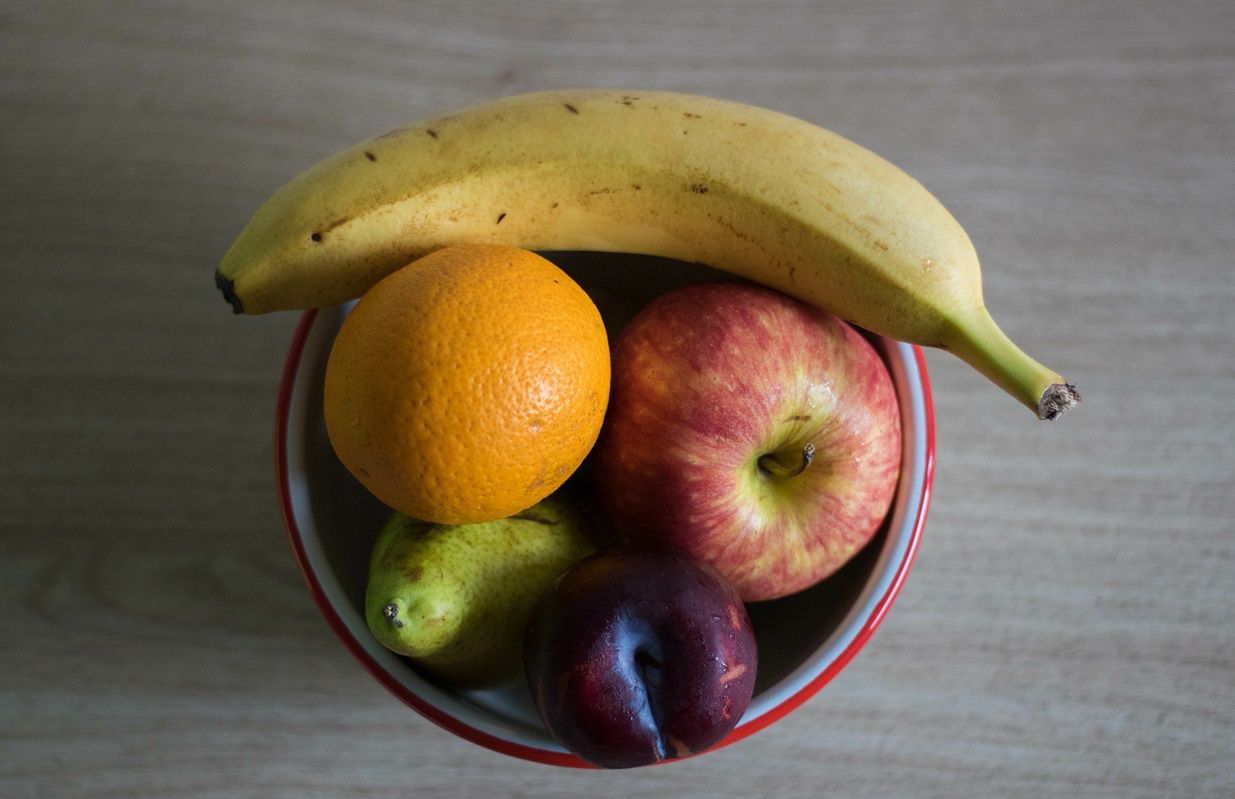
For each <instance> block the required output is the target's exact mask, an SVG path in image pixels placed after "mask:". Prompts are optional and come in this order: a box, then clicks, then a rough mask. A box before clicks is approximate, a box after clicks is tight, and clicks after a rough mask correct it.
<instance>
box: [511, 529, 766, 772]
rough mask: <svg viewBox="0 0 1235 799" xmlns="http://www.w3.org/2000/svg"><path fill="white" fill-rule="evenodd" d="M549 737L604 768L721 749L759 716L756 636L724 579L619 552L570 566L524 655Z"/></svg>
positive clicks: (536, 621) (673, 561) (666, 558)
mask: <svg viewBox="0 0 1235 799" xmlns="http://www.w3.org/2000/svg"><path fill="white" fill-rule="evenodd" d="M523 651H524V653H525V654H524V663H525V668H526V673H527V679H528V684H529V686H530V687H531V691H532V697H533V699H534V701H535V704H536V708H537V710H538V711H539V712H540V716H541V719H542V720H543V721H544V723H545V727H546V728H547V729H548V730H549V732H550V733H551V734H552V735H553V736H554V738H556V739H557V741H558V742H559V743H561V744H562V746H564V747H566V748H567V749H568V750H570V751H572V752H574V753H575V754H577V755H579V757H581V758H583V759H584V760H587V761H588V762H590V763H593V764H595V765H598V766H603V767H606V768H630V767H634V766H642V765H648V764H650V763H655V762H658V761H661V760H666V759H672V758H679V757H685V756H687V755H690V754H694V753H696V752H700V751H702V750H704V749H707V748H708V747H710V746H712V745H713V744H716V743H719V742H720V740H721V739H722V738H724V737H725V736H726V735H727V734H728V733H729V731H730V730H732V729H733V728H734V726H735V725H736V724H737V722H738V720H739V719H740V718H741V717H742V714H743V713H744V712H746V708H747V706H748V705H749V704H750V698H751V694H752V693H753V691H754V685H755V670H756V665H757V658H756V656H757V652H756V645H755V634H754V631H753V629H752V628H751V623H750V617H749V616H748V615H747V613H746V608H745V606H744V605H743V604H742V601H741V599H740V598H739V597H738V595H737V592H736V591H735V590H734V588H733V586H731V585H730V584H729V583H728V582H726V581H725V579H724V578H723V577H721V576H720V574H718V573H717V572H716V570H714V569H712V568H711V567H709V566H708V565H707V564H704V563H702V562H700V561H698V560H697V559H695V558H693V557H691V556H690V555H688V554H686V553H684V552H680V551H676V550H671V549H655V548H651V549H650V548H637V547H632V546H629V545H628V546H618V547H613V548H609V549H604V550H600V551H599V552H596V553H593V554H591V555H588V556H586V557H584V558H582V559H581V560H579V561H576V563H575V564H574V565H573V566H571V567H570V568H569V569H568V570H567V571H566V572H565V573H564V574H563V575H562V577H561V578H560V580H559V581H558V584H557V585H556V586H555V587H554V588H553V589H552V590H551V591H550V592H549V593H547V594H546V595H545V596H544V597H542V599H541V600H540V602H539V604H538V606H537V609H536V611H535V612H534V613H533V615H532V621H531V623H530V624H529V626H528V631H527V639H526V643H525V645H524V648H523Z"/></svg>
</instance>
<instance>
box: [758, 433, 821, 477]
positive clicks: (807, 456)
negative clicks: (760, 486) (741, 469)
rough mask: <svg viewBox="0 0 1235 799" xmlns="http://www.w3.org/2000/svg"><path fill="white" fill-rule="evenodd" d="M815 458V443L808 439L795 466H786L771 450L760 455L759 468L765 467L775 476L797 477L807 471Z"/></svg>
mask: <svg viewBox="0 0 1235 799" xmlns="http://www.w3.org/2000/svg"><path fill="white" fill-rule="evenodd" d="M814 460H815V444H814V442H811V441H807V442H806V444H804V445H803V446H802V458H801V460H799V461H798V462H797V463H796V464H794V465H793V466H785V465H784V464H783V463H781V462H780V461H779V460H777V458H776V455H775V453H772V452H769V453H767V454H766V455H761V456H760V457H759V468H760V469H763V470H764V471H765V472H767V473H768V474H770V475H773V476H775V477H797V476H798V475H799V474H801V473H802V472H804V471H806V467H807V466H810V465H811V463H812V462H814Z"/></svg>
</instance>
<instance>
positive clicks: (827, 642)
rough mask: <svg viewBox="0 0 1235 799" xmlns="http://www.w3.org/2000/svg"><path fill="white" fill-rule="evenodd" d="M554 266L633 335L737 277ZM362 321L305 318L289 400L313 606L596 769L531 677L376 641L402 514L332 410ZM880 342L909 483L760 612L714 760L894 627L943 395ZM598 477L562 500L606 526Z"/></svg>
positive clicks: (458, 729)
mask: <svg viewBox="0 0 1235 799" xmlns="http://www.w3.org/2000/svg"><path fill="white" fill-rule="evenodd" d="M547 256H548V257H549V258H550V259H551V260H552V261H553V262H554V263H556V264H557V265H558V266H560V267H561V268H562V269H563V270H564V271H566V272H567V273H568V274H570V275H571V277H572V278H573V279H574V280H576V281H577V282H578V283H579V285H580V286H582V287H583V288H584V289H585V290H586V291H587V292H588V294H589V295H590V296H591V297H593V298H594V299H595V300H596V303H597V305H598V307H599V308H600V310H601V312H602V314H603V315H604V317H605V320H606V324H607V327H609V329H611V330H618V329H620V328H621V327H622V325H624V324H625V323H626V322H628V321H629V320H630V319H631V318H633V317H634V316H635V315H636V314H637V313H638V311H639V310H640V309H642V308H643V307H645V306H646V305H648V304H649V303H650V302H651V301H653V300H654V299H655V298H656V297H658V296H660V295H661V294H664V293H665V292H668V291H672V290H674V289H676V288H679V287H681V286H685V285H689V284H692V283H699V282H714V281H716V280H718V279H720V278H722V277H723V274H722V273H718V272H716V271H714V270H711V269H708V268H706V267H702V266H698V265H691V264H682V263H674V262H667V261H664V260H663V259H656V258H645V257H636V256H624V255H613V254H594V253H548V254H547ZM615 276H620V278H618V277H615ZM348 310H349V309H348V307H347V306H346V305H344V306H338V307H332V308H326V309H322V310H319V311H311V312H309V313H307V314H306V315H305V316H304V318H303V319H302V322H301V325H300V327H299V329H298V330H297V334H296V336H295V338H294V340H293V345H292V348H291V351H290V352H289V356H288V361H287V369H286V371H285V375H284V384H283V389H282V390H281V393H280V399H279V424H278V441H277V447H276V454H277V456H278V458H277V460H278V475H279V482H278V484H279V487H280V493H281V497H282V503H283V508H284V518H285V522H286V526H287V530H288V534H289V538H290V540H291V543H292V546H293V551H294V552H295V554H296V557H297V560H298V562H299V563H300V566H301V568H302V570H303V572H304V574H305V577H306V580H307V582H308V584H309V586H310V588H311V592H312V595H313V596H314V598H315V600H316V601H317V603H318V606H319V608H320V609H321V611H322V613H323V615H324V616H325V618H326V619H327V620H328V621H329V623H330V624H331V626H332V628H333V629H334V630H335V632H336V634H337V635H338V636H339V637H340V639H341V640H342V641H343V643H344V644H345V645H346V646H347V647H348V649H349V650H350V651H351V652H352V653H353V654H354V655H355V656H356V657H357V658H358V659H359V660H360V662H361V663H362V664H363V665H364V666H365V667H366V668H367V669H368V671H369V672H370V673H372V674H373V676H374V677H375V678H376V679H377V680H379V681H380V682H381V683H382V684H383V685H384V686H386V687H387V688H388V689H389V690H390V691H391V692H392V693H393V694H394V695H395V696H397V697H398V698H400V699H401V700H402V701H404V702H405V703H407V704H408V705H409V706H411V707H412V708H414V709H415V710H417V711H418V712H419V713H421V714H423V715H424V716H426V717H428V718H429V719H432V720H433V721H435V722H436V723H438V724H439V725H441V726H442V727H444V728H445V729H447V730H449V731H451V732H453V733H454V734H456V735H458V736H460V737H462V738H464V739H466V740H468V741H471V742H473V743H476V744H479V745H482V746H485V747H488V748H491V749H493V750H496V751H499V752H503V753H506V754H509V755H512V756H515V757H519V758H524V759H530V760H535V761H538V762H543V763H551V764H555V765H562V766H582V765H584V764H585V763H587V761H585V760H584V759H582V758H580V757H579V756H578V755H577V754H575V753H573V752H571V751H570V750H569V749H568V748H566V747H564V746H563V745H562V744H561V743H560V742H559V741H558V740H557V739H556V738H554V737H553V735H552V734H551V733H550V732H549V730H548V728H547V727H546V726H545V723H544V721H543V720H542V719H541V717H540V713H539V711H538V710H537V708H536V706H535V704H534V702H533V699H532V693H531V691H530V690H529V685H528V682H527V681H526V680H525V679H524V678H523V676H522V675H516V676H515V677H514V678H512V679H511V680H509V681H507V682H503V683H501V684H498V685H493V686H487V687H468V686H459V685H452V684H451V683H449V682H448V681H445V680H443V679H441V678H440V677H438V676H437V675H435V674H433V673H432V672H431V671H429V670H428V669H426V668H424V667H422V666H420V665H418V664H417V663H416V662H415V661H412V660H409V659H408V658H406V657H402V656H400V655H398V654H397V653H395V652H392V651H391V650H389V649H387V648H386V647H384V646H382V644H381V643H380V642H379V641H378V640H377V638H375V637H374V636H373V635H372V634H371V632H370V631H369V629H368V626H367V624H366V620H365V589H366V582H367V575H368V568H369V558H370V554H371V552H372V549H373V544H374V539H375V536H376V535H377V533H378V531H379V530H380V529H381V528H382V526H383V524H384V522H385V521H386V520H387V518H388V517H389V515H390V511H389V509H388V507H387V506H385V505H384V504H383V503H381V502H380V501H378V500H377V499H376V498H375V497H374V496H373V495H372V494H371V493H370V492H369V491H368V490H367V489H365V488H364V486H363V485H361V484H360V483H359V482H358V481H357V480H356V479H355V477H354V476H353V475H352V474H351V473H350V472H349V471H348V470H347V469H346V468H345V467H344V466H343V465H342V464H341V463H340V462H339V461H338V460H337V457H336V456H335V454H334V452H333V449H332V447H331V445H330V442H329V439H328V437H327V435H326V429H325V425H324V419H323V410H322V385H323V381H324V373H325V364H326V361H327V359H328V354H329V352H330V349H331V345H332V342H333V340H334V338H335V336H336V332H337V330H338V329H339V327H340V325H341V323H342V321H343V320H344V319H345V318H346V316H347V314H348ZM872 343H873V345H874V346H875V349H876V350H877V352H879V354H880V356H881V357H882V358H883V359H884V360H885V362H886V363H887V364H888V368H889V372H890V374H891V377H892V381H893V385H894V387H895V389H896V393H897V398H898V401H899V404H900V408H901V418H902V420H903V422H904V425H903V431H902V437H903V452H902V460H901V464H900V474H901V478H900V480H899V481H898V483H897V488H896V495H895V497H894V500H893V504H892V507H891V508H890V510H889V513H888V517H887V519H886V520H885V523H884V526H883V527H882V528H881V530H880V531H879V532H878V533H877V534H876V536H875V537H874V539H872V541H871V542H870V543H869V544H868V546H867V547H866V548H864V549H863V550H862V551H861V552H859V553H858V554H857V555H856V556H854V558H853V559H852V560H850V561H849V563H847V564H846V565H845V566H844V567H842V568H841V569H840V570H839V571H837V572H836V573H834V574H833V575H832V576H830V577H829V578H828V579H826V580H823V581H822V582H820V583H818V584H816V585H815V586H813V587H811V588H808V589H806V590H804V591H801V592H799V593H797V594H794V595H792V596H789V597H785V598H782V599H778V600H773V601H768V602H757V603H753V604H751V605H749V607H748V614H749V617H750V619H751V623H752V627H753V629H754V632H755V635H756V639H757V643H758V649H757V655H758V665H757V669H756V677H755V684H754V690H753V694H752V696H751V699H750V703H749V705H748V706H747V708H746V711H745V713H744V714H742V716H741V718H740V719H739V720H738V722H737V724H736V726H735V727H734V728H733V729H732V730H730V731H729V732H728V733H727V734H726V735H725V736H724V737H723V738H722V739H721V740H720V741H719V742H718V743H717V744H715V745H713V747H712V748H713V749H715V748H717V747H721V746H728V745H731V744H733V743H735V742H736V741H740V740H741V739H742V738H744V737H746V736H748V735H750V734H752V733H754V732H756V731H758V730H761V729H764V728H766V727H767V726H769V725H771V724H773V723H775V722H776V720H778V719H779V718H781V717H783V716H784V715H785V714H786V713H788V712H790V711H792V710H793V709H794V708H796V707H797V706H798V705H800V704H801V703H802V702H804V701H806V699H808V698H809V697H810V696H812V695H813V694H814V693H815V692H817V691H818V690H819V689H820V688H821V687H822V686H823V685H824V684H826V683H827V681H828V680H830V679H831V678H832V677H833V676H834V675H835V674H836V673H837V672H838V671H839V670H840V669H841V668H843V667H844V665H845V664H846V663H848V662H849V661H850V660H851V659H852V657H853V656H854V654H855V653H856V652H857V651H858V650H859V649H861V647H862V645H863V644H864V642H865V641H866V640H867V638H868V637H869V636H870V634H871V633H872V631H873V630H874V628H875V627H876V626H877V625H878V624H879V622H880V621H881V620H882V619H883V618H884V617H885V615H886V611H887V608H888V605H889V603H890V602H891V601H892V599H893V597H894V596H895V595H896V593H897V591H898V589H899V587H900V585H901V583H902V581H903V580H904V578H905V576H906V574H907V572H908V569H909V567H910V564H911V563H912V559H913V554H914V552H915V551H916V547H917V543H918V541H919V537H920V535H921V531H922V527H923V525H924V522H925V518H926V512H927V500H928V498H929V487H930V477H931V464H932V462H933V433H932V430H933V427H932V418H931V411H930V403H929V387H928V384H927V380H926V374H925V367H924V364H923V362H922V355H921V352H920V350H917V349H916V348H913V347H910V346H909V345H905V344H900V343H896V342H891V341H888V340H887V339H883V338H879V337H874V338H872ZM592 466H594V463H592V461H591V459H589V460H588V461H586V462H585V463H584V466H583V468H582V470H581V471H579V472H577V473H576V475H575V476H574V477H572V479H571V480H570V481H568V482H567V483H566V484H565V485H564V486H563V488H562V489H560V491H561V492H564V493H565V494H566V495H568V496H573V497H574V498H576V500H577V501H576V504H577V505H578V506H579V507H581V508H582V509H583V510H584V511H585V512H586V513H587V515H589V516H590V517H594V518H595V519H596V520H597V521H599V522H601V523H602V524H603V523H604V521H605V519H604V514H603V512H602V511H601V509H600V507H599V505H598V504H597V503H594V502H589V501H588V500H587V498H588V497H591V496H594V494H593V493H592V492H593V491H594V489H595V481H596V474H595V471H594V470H593V468H592ZM691 748H692V749H693V747H691ZM705 751H710V750H705Z"/></svg>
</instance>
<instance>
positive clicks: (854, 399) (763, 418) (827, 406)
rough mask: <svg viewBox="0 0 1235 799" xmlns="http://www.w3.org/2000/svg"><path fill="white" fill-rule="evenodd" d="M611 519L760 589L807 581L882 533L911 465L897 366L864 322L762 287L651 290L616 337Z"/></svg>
mask: <svg viewBox="0 0 1235 799" xmlns="http://www.w3.org/2000/svg"><path fill="white" fill-rule="evenodd" d="M595 454H596V462H597V463H596V486H597V491H598V493H599V494H600V496H601V497H602V499H603V506H604V507H605V509H606V511H607V513H608V516H609V518H610V519H611V521H612V523H613V524H614V526H615V527H616V528H618V529H620V530H621V531H622V532H623V533H624V534H625V535H627V536H628V537H630V538H632V539H634V540H636V541H643V542H649V543H659V544H665V545H669V546H674V547H678V548H681V549H683V550H685V551H687V552H690V553H691V554H693V555H695V556H696V557H698V558H700V559H702V560H704V561H705V562H707V563H708V564H710V565H711V566H713V567H714V568H716V569H717V570H719V571H720V572H721V573H722V574H723V575H725V577H726V578H727V579H728V580H729V581H731V582H732V583H733V584H734V585H735V586H736V587H737V589H738V591H739V593H740V594H741V596H742V598H743V599H744V600H747V601H756V600H767V599H775V598H777V597H781V596H785V595H787V594H792V593H795V592H797V591H801V590H802V589H804V588H807V587H809V586H811V585H814V584H815V583H817V582H819V581H820V580H822V579H824V578H825V577H827V576H828V575H829V574H832V573H833V572H835V571H836V570H837V569H839V568H840V567H841V566H843V565H844V564H845V563H846V562H847V561H848V560H849V559H850V558H851V557H853V555H854V554H855V553H856V552H857V551H858V550H859V549H861V548H862V547H863V546H865V545H866V543H867V542H868V541H870V540H871V538H872V537H873V536H874V535H875V533H876V532H877V531H878V530H879V527H880V525H881V524H882V523H883V520H884V517H885V516H886V515H887V512H888V507H889V506H890V505H891V503H892V496H893V493H894V492H895V490H896V481H897V477H898V474H899V472H900V463H901V431H900V412H899V409H898V407H897V400H896V392H895V390H894V389H893V387H892V379H891V377H889V376H888V371H887V368H886V367H885V366H884V364H883V361H882V360H881V359H880V357H879V354H878V353H877V352H876V351H875V349H874V348H873V347H872V346H871V345H870V344H869V343H868V342H867V341H866V339H864V338H863V337H862V336H861V335H860V334H859V333H858V332H857V331H856V330H854V329H853V328H852V327H850V326H849V325H847V324H846V323H845V322H843V321H841V320H840V319H838V318H836V317H835V316H832V315H831V314H828V313H825V312H823V311H820V310H819V309H817V308H813V307H811V306H809V305H806V304H805V303H803V302H800V301H798V300H795V299H793V298H792V297H789V296H787V295H785V294H782V293H780V292H777V291H772V290H770V289H767V288H764V287H762V286H756V285H750V284H740V283H733V282H715V283H705V284H695V285H690V286H685V287H683V288H680V289H678V290H676V291H672V292H669V293H666V294H664V295H662V296H660V297H658V298H656V299H655V300H653V301H652V302H651V303H650V304H649V305H648V306H647V307H646V308H645V309H644V310H643V311H642V312H641V313H640V314H639V315H638V316H637V317H636V318H635V319H634V320H633V321H632V322H631V323H630V324H628V325H627V326H626V327H624V328H623V329H622V331H621V333H620V334H619V335H618V337H617V340H616V342H615V343H614V347H613V394H612V398H611V404H610V408H609V413H608V416H607V417H606V419H605V424H604V428H603V432H602V435H601V439H600V441H599V443H598V444H597V447H596V453H595Z"/></svg>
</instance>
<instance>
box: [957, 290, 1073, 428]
mask: <svg viewBox="0 0 1235 799" xmlns="http://www.w3.org/2000/svg"><path fill="white" fill-rule="evenodd" d="M953 321H954V329H953V333H954V335H953V338H952V340H950V341H948V342H946V343H945V348H946V349H948V350H949V351H951V352H952V353H954V354H955V355H956V356H957V357H959V358H960V359H961V360H963V361H965V362H966V363H968V364H969V365H970V366H972V367H973V368H975V369H977V370H978V371H979V372H981V373H982V374H984V375H986V377H987V378H989V379H990V380H991V382H993V383H994V384H995V385H997V386H999V387H1000V388H1002V389H1003V390H1004V391H1006V392H1008V393H1009V394H1011V395H1012V396H1013V397H1015V398H1016V399H1018V400H1020V401H1021V402H1022V403H1023V404H1024V405H1025V406H1026V407H1028V408H1029V409H1030V410H1031V411H1033V412H1034V413H1035V414H1037V416H1038V418H1039V419H1045V420H1048V421H1049V420H1053V419H1055V418H1056V417H1058V416H1059V415H1060V414H1061V413H1063V412H1064V411H1066V410H1068V409H1069V408H1071V407H1072V406H1073V405H1076V404H1077V403H1079V402H1080V401H1081V395H1080V394H1079V393H1078V392H1077V390H1076V386H1074V385H1072V384H1071V383H1068V382H1067V381H1065V380H1064V379H1063V378H1062V377H1061V376H1060V375H1059V374H1058V373H1056V372H1053V371H1051V370H1050V369H1048V368H1046V367H1045V366H1043V365H1042V364H1040V363H1038V362H1037V361H1035V360H1034V359H1033V358H1030V357H1029V356H1028V355H1026V354H1025V353H1024V352H1023V351H1022V350H1021V349H1020V347H1018V346H1016V344H1014V343H1012V340H1011V339H1010V338H1008V337H1007V335H1006V334H1004V332H1003V331H1002V330H1000V329H999V325H998V324H996V323H995V320H994V319H992V318H991V315H990V313H989V312H987V310H986V308H985V307H981V306H979V307H978V308H977V309H975V310H974V311H973V312H971V313H969V314H966V315H965V316H962V317H958V318H956V319H954V320H953Z"/></svg>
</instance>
